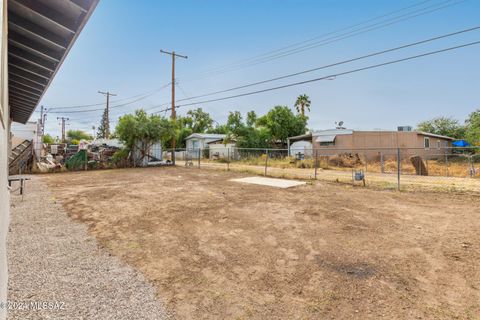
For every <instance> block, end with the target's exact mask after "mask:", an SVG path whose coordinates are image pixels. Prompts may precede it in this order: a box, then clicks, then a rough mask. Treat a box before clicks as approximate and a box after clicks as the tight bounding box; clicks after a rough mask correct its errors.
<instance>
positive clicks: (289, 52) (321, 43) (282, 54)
mask: <svg viewBox="0 0 480 320" xmlns="http://www.w3.org/2000/svg"><path fill="white" fill-rule="evenodd" d="M451 1H452V0H447V1H443V2H441V3H437V4H434V5H431V6H428V7H424V8H421V9H418V10H415V11H412V12H409V13H406V14H403V15H400V16H397V17H393V18H391V19H387V20H384V21H380V22H377V23H375V24H371V25H368V26H364V27H362V28H359V29H356V30H352V31H349V32H346V33H343V34H340V35H336V36H333V37H329V38H326V39H323V40H321V41H317V42H313V43H311V44H308V45H304V46H301V47H298V48H295V49H290V50H287V51H285V52H277V53H276V54H273V55H265V57H263V58H256V59H253V58H249V59H246V62H245V63H242V64H236V65H235V64H233V65H232V67H233V68H234V69H225V68H223V69H219V70H217V71H210V72H206V73H204V74H205V75H206V76H205V77H204V78H206V77H209V76H213V75H216V74H222V73H226V72H230V71H235V70H240V69H242V68H244V67H248V66H253V65H256V64H260V63H264V62H269V61H271V60H276V59H279V58H282V57H285V56H289V55H292V54H296V53H299V52H303V51H306V50H310V49H313V48H316V47H319V46H324V45H327V44H330V43H333V42H337V41H340V40H343V39H346V38H350V37H353V36H356V35H359V34H363V33H366V32H370V31H373V30H377V29H380V28H384V27H387V26H389V25H392V24H395V23H398V22H401V21H405V20H408V19H412V18H415V17H417V16H420V15H425V14H428V13H431V12H435V11H438V10H441V9H444V8H447V7H451V6H454V5H457V4H459V3H462V2H465V1H466V0H461V1H458V2H455V3H449V2H451ZM446 3H447V4H446ZM448 3H449V4H448ZM442 4H446V5H443V6H440V7H437V6H438V5H442ZM432 7H434V8H433V9H431V10H427V11H425V10H426V9H430V8H432ZM399 11H403V10H399ZM414 13H417V14H415V15H413V16H410V15H411V14H414ZM387 15H388V14H387ZM399 18H401V19H399ZM372 20H377V19H371V20H369V21H372ZM362 24H364V23H360V24H357V25H354V26H358V25H362ZM348 29H350V28H348V27H347V28H344V29H343V30H348ZM341 30H342V29H341ZM335 33H338V31H336V32H330V33H327V34H325V35H323V36H318V37H315V38H312V39H311V40H307V41H304V42H305V43H306V42H311V41H312V40H314V39H319V38H323V37H325V36H326V35H330V34H335ZM299 43H300V44H301V43H302V42H299ZM292 46H295V45H291V46H287V47H285V48H288V47H292ZM277 51H282V50H281V49H278V50H277ZM235 66H236V68H235ZM199 79H203V78H199Z"/></svg>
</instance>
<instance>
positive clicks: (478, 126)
mask: <svg viewBox="0 0 480 320" xmlns="http://www.w3.org/2000/svg"><path fill="white" fill-rule="evenodd" d="M465 127H466V128H465V138H466V140H467V141H468V142H470V143H471V144H473V145H477V146H478V145H480V109H477V110H475V111H474V112H472V113H470V115H469V116H468V118H467V120H465Z"/></svg>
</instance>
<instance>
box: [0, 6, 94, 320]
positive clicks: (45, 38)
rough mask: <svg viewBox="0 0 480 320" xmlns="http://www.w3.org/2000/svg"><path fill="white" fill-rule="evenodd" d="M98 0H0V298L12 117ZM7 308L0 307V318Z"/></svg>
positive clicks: (23, 116)
mask: <svg viewBox="0 0 480 320" xmlns="http://www.w3.org/2000/svg"><path fill="white" fill-rule="evenodd" d="M98 1H99V0H35V1H25V0H0V19H1V21H0V39H1V43H0V50H1V51H0V77H1V81H0V303H4V302H6V300H7V280H8V277H7V262H6V237H7V232H8V225H9V209H10V191H9V188H8V157H9V155H10V154H11V145H10V131H11V126H12V122H18V123H21V124H25V123H27V121H28V119H29V118H30V117H31V115H32V113H33V111H34V110H35V108H36V107H37V105H38V103H39V101H40V99H41V98H42V96H43V94H44V93H45V91H46V90H47V88H48V86H49V85H50V83H51V81H52V80H53V78H54V76H55V74H56V73H57V71H58V69H59V68H60V66H61V64H62V62H63V60H64V59H65V57H66V56H67V54H68V52H69V50H70V48H71V47H72V45H73V44H74V42H75V40H76V39H77V37H78V35H79V34H80V32H81V30H82V29H83V26H84V25H85V23H86V22H87V20H88V18H89V17H90V15H91V14H92V12H93V10H94V9H95V7H96V5H97V3H98ZM6 312H7V310H6V308H0V320H3V319H5V318H6Z"/></svg>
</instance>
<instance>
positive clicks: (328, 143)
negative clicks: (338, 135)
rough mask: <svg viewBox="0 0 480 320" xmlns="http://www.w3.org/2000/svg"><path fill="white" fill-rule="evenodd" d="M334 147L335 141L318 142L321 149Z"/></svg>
mask: <svg viewBox="0 0 480 320" xmlns="http://www.w3.org/2000/svg"><path fill="white" fill-rule="evenodd" d="M334 145H335V141H323V142H320V146H322V147H330V146H334Z"/></svg>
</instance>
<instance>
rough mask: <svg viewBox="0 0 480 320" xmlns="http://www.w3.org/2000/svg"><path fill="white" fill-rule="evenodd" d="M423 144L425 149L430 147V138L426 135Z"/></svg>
mask: <svg viewBox="0 0 480 320" xmlns="http://www.w3.org/2000/svg"><path fill="white" fill-rule="evenodd" d="M423 146H424V147H425V149H430V138H427V137H425V138H424V139H423Z"/></svg>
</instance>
